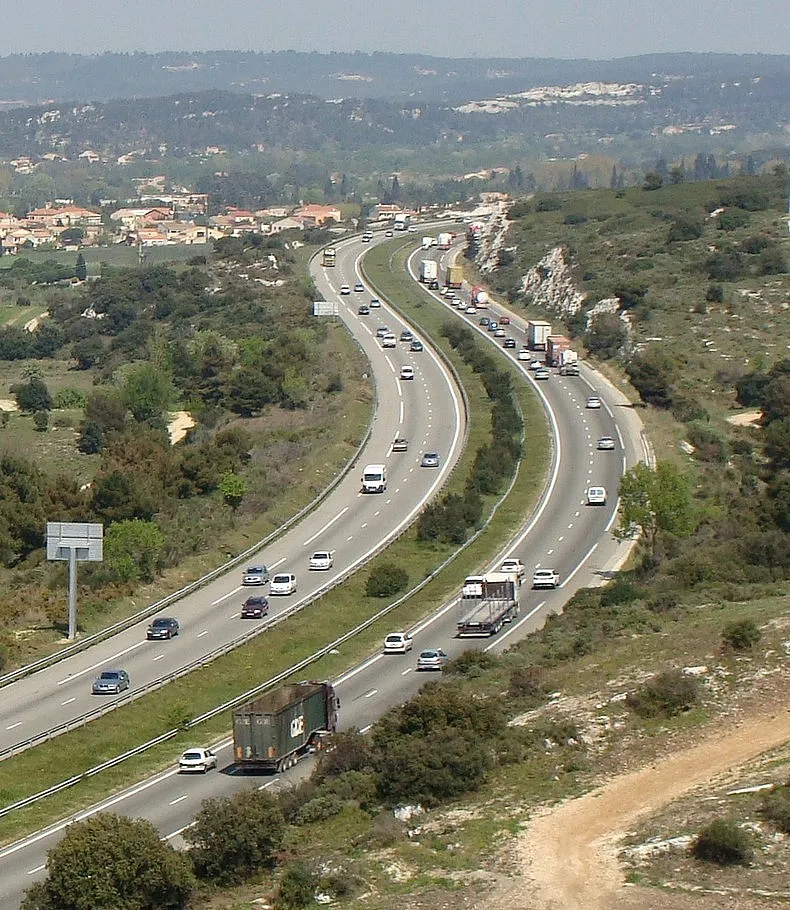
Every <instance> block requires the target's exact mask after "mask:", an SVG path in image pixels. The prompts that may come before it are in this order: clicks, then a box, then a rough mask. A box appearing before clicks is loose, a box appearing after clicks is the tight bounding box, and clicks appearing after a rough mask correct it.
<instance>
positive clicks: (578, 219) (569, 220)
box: [563, 212, 587, 224]
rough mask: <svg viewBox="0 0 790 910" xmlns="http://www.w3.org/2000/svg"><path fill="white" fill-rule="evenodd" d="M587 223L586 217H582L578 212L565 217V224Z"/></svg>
mask: <svg viewBox="0 0 790 910" xmlns="http://www.w3.org/2000/svg"><path fill="white" fill-rule="evenodd" d="M585 221H587V216H586V215H581V214H579V213H578V212H570V213H569V214H568V215H566V216H565V218H564V220H563V224H584V223H585Z"/></svg>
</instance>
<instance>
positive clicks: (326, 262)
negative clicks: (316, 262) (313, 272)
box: [321, 246, 336, 269]
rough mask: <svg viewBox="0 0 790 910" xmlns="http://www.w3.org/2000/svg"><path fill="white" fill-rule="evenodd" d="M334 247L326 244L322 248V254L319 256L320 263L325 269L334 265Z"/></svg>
mask: <svg viewBox="0 0 790 910" xmlns="http://www.w3.org/2000/svg"><path fill="white" fill-rule="evenodd" d="M335 258H336V253H335V248H334V247H333V246H328V247H326V248H325V249H324V252H323V255H322V257H321V264H322V265H323V267H324V268H325V269H331V268H333V267H334V265H335Z"/></svg>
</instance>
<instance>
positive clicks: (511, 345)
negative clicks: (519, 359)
mask: <svg viewBox="0 0 790 910" xmlns="http://www.w3.org/2000/svg"><path fill="white" fill-rule="evenodd" d="M515 346H516V339H515V338H506V339H505V342H504V344H503V345H502V347H503V348H514V347H515Z"/></svg>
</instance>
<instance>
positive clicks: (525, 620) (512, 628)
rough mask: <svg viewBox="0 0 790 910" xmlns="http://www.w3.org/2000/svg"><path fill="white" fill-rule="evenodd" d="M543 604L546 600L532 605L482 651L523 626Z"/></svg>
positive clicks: (490, 647)
mask: <svg viewBox="0 0 790 910" xmlns="http://www.w3.org/2000/svg"><path fill="white" fill-rule="evenodd" d="M545 606H546V601H545V600H542V601H541V602H540V603H539V604H538V605H537V607H533V608H532V609H531V610H530V611H529V613H527V615H526V616H524V617H522V618H521V619H520V620H519V621H518V622H517V623H515V624H514V625H512V626H511V627H510V628H509V629H508V630H507V632H504V633H503V634H502V635H497V636H496V638H495V639H494V641H492V642H491V644H490V645H488V646H487V647H485V648H483V651H484V652H485V651H490V650H491V649H492V648H493V647H494V646H495V645H497V644H499V642H501V641H504V640H505V639H506V638H507V637H508V636H509V635H512V634H513V633H514V632H515V631H516V630H517V629H519V628H521V626H523V625H524V623H525V622H527V620H529V619H532V617H533V616H534V615H535V614H536V613H537V612H538V610H541V609H543V607H545Z"/></svg>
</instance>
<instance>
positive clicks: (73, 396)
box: [52, 389, 85, 410]
mask: <svg viewBox="0 0 790 910" xmlns="http://www.w3.org/2000/svg"><path fill="white" fill-rule="evenodd" d="M52 407H53V408H59V409H62V410H73V409H74V408H84V407H85V393H84V392H81V391H80V390H79V389H61V390H60V391H59V392H56V393H55V397H54V398H53V399H52Z"/></svg>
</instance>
